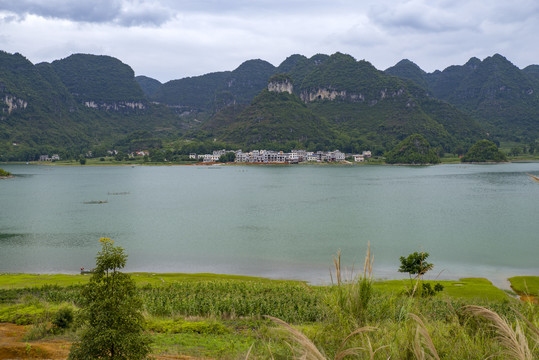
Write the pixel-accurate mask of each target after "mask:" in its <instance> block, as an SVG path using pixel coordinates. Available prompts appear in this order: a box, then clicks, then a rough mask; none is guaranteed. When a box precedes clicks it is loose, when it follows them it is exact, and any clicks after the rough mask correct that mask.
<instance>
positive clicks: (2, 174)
mask: <svg viewBox="0 0 539 360" xmlns="http://www.w3.org/2000/svg"><path fill="white" fill-rule="evenodd" d="M0 176H11V173H10V172H8V171H5V170H3V169H0Z"/></svg>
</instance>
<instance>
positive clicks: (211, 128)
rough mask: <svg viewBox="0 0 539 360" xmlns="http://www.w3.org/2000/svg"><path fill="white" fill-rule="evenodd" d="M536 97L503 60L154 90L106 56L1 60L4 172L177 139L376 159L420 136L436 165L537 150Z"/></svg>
mask: <svg viewBox="0 0 539 360" xmlns="http://www.w3.org/2000/svg"><path fill="white" fill-rule="evenodd" d="M276 75H278V76H276ZM270 78H271V80H270V81H271V82H274V84H273V87H271V89H269V90H268V80H269V79H270ZM279 79H281V80H283V79H286V83H283V84H280V85H279V84H275V82H278V81H279ZM538 91H539V66H537V65H530V66H528V67H526V68H525V69H523V70H520V69H518V68H517V67H515V66H514V65H513V64H511V63H510V62H509V61H508V60H507V59H505V58H504V57H502V56H501V55H494V56H492V57H489V58H486V59H485V60H483V61H481V60H479V59H477V58H472V59H470V60H469V61H468V62H467V63H466V64H464V65H462V66H450V67H448V68H447V69H445V70H443V71H436V72H434V73H430V74H429V73H426V72H424V71H423V70H421V69H420V68H419V67H418V66H417V65H416V64H414V63H412V62H411V61H409V60H402V61H400V62H399V63H398V64H397V65H395V66H393V67H391V68H389V69H387V70H386V71H379V70H377V69H376V68H375V67H374V66H373V65H372V64H370V63H369V62H368V61H365V60H360V61H357V60H356V59H354V58H353V57H351V56H350V55H346V54H342V53H336V54H333V55H324V54H317V55H314V56H312V57H311V58H307V57H305V56H303V55H298V54H295V55H291V56H290V57H288V58H287V59H285V60H284V61H283V62H282V63H281V64H280V65H279V66H277V67H275V66H273V65H272V64H270V63H268V62H266V61H263V60H249V61H246V62H244V63H243V64H241V65H240V66H239V67H238V68H237V69H235V70H233V71H224V72H215V73H210V74H206V75H201V76H196V77H190V78H184V79H178V80H172V81H168V82H166V83H164V84H161V83H160V82H159V81H157V80H155V79H151V78H148V77H145V76H138V77H137V78H135V76H134V72H133V70H132V69H131V68H130V67H129V66H128V65H127V64H124V63H122V62H121V61H120V60H118V59H115V58H112V57H109V56H97V55H89V54H74V55H71V56H69V57H67V58H65V59H61V60H56V61H53V62H52V63H41V64H37V65H34V64H32V63H31V62H30V61H28V60H27V59H26V58H24V56H22V55H20V54H9V53H6V52H0V160H2V159H4V160H5V159H8V160H9V159H20V160H32V159H34V158H36V157H37V156H38V155H39V154H40V153H52V152H61V153H62V154H66V156H70V154H71V155H73V154H80V153H84V152H86V151H87V150H90V149H100V150H99V151H100V152H103V151H104V149H106V148H111V147H113V146H115V144H116V145H118V146H120V145H121V146H122V147H123V148H125V149H135V148H136V147H137V146H140V147H145V148H147V147H154V146H161V144H162V140H163V139H169V140H175V139H178V138H182V137H184V138H185V139H194V140H197V141H200V140H202V141H204V140H207V141H221V143H229V144H230V145H237V146H241V147H249V148H261V147H267V148H279V147H283V146H284V147H285V148H287V147H306V148H309V149H313V150H315V149H332V148H333V149H334V148H339V149H341V150H343V151H350V152H356V151H361V150H366V149H371V150H374V151H375V153H377V154H382V153H384V152H386V151H388V150H390V149H392V148H393V147H394V146H395V145H396V144H397V143H398V142H399V141H401V140H403V139H404V138H406V137H407V136H410V135H412V134H421V135H422V136H424V137H425V139H426V140H427V141H428V142H429V143H430V145H432V146H433V147H434V148H436V151H437V152H439V153H441V152H442V150H444V151H446V152H459V153H462V152H464V150H466V149H468V148H469V147H470V146H471V144H473V143H475V142H476V141H477V140H479V139H482V138H489V139H492V140H496V139H502V140H503V139H505V140H526V141H530V142H533V141H535V140H536V139H537V137H538V136H539V124H538V122H539V121H538V119H539V93H538ZM283 149H284V148H283ZM77 156H78V155H77Z"/></svg>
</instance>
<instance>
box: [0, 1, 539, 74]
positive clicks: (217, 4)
mask: <svg viewBox="0 0 539 360" xmlns="http://www.w3.org/2000/svg"><path fill="white" fill-rule="evenodd" d="M538 14H539V3H537V2H536V1H534V0H523V1H521V2H519V3H518V4H513V3H506V2H502V1H500V0H492V1H490V2H488V3H487V2H479V1H468V0H451V1H449V0H407V1H404V0H402V1H396V0H365V1H355V0H334V1H312V0H309V1H307V0H289V1H283V0H230V1H222V0H183V1H175V0H93V1H90V0H86V1H82V0H81V1H71V0H48V1H46V2H45V1H39V0H18V1H13V0H11V1H6V0H0V24H1V26H2V34H1V36H0V50H5V51H9V52H20V53H22V54H23V55H25V56H26V57H28V58H29V59H30V60H31V61H32V62H40V61H52V60H55V59H59V58H63V57H66V56H69V55H70V54H72V53H76V52H84V53H94V54H105V55H111V56H114V57H117V58H119V59H120V60H121V61H123V62H124V63H127V64H129V65H130V66H131V67H133V69H134V70H135V72H136V73H137V74H139V75H147V76H151V77H155V78H157V79H158V80H160V81H167V80H171V79H177V78H181V77H185V76H195V75H201V74H204V73H208V72H214V71H222V70H233V69H234V68H236V67H237V66H239V65H240V64H241V63H242V62H243V61H245V60H249V59H255V58H261V59H264V60H267V61H269V62H271V63H272V64H274V65H279V63H280V62H281V61H283V60H284V59H285V58H286V57H288V56H289V55H291V54H294V53H299V54H303V55H306V56H312V55H314V54H316V53H327V54H331V53H334V52H337V51H340V52H343V53H349V54H351V55H352V56H354V57H355V58H357V59H366V60H368V61H370V62H372V63H373V65H375V66H376V67H377V68H379V69H385V68H387V67H389V66H392V65H394V64H395V63H396V62H398V61H399V60H401V59H403V58H409V59H410V60H412V61H414V62H416V63H417V64H418V65H419V66H420V67H422V68H423V69H424V70H426V71H433V70H435V69H443V68H445V67H447V66H449V65H451V64H463V63H464V62H466V61H467V60H468V59H469V58H470V57H472V56H477V57H479V58H484V57H486V56H490V55H492V54H494V53H501V54H502V55H504V56H506V57H507V58H508V59H509V60H511V61H512V62H513V63H515V64H516V65H517V66H520V67H524V66H526V65H529V64H532V63H538V62H539V49H537V48H536V47H534V46H533V45H532V44H535V42H536V39H535V37H536V34H537V33H539V15H538Z"/></svg>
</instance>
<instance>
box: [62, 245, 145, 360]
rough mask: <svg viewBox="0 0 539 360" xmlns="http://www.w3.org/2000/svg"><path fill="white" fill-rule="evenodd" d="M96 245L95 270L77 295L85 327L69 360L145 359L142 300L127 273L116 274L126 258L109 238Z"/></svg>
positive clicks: (123, 265) (72, 349) (122, 251)
mask: <svg viewBox="0 0 539 360" xmlns="http://www.w3.org/2000/svg"><path fill="white" fill-rule="evenodd" d="M100 242H101V245H102V248H101V251H100V252H98V253H97V257H96V268H95V269H94V270H93V274H92V277H91V279H90V281H89V282H88V284H87V285H85V286H84V288H83V290H82V293H81V295H82V297H83V299H84V300H83V301H84V302H83V304H82V317H83V319H84V322H85V325H86V327H85V328H84V330H83V332H82V335H81V337H80V340H79V341H78V342H76V343H74V344H73V346H72V347H71V352H70V354H69V359H79V360H82V359H84V360H86V359H88V360H89V359H111V360H112V359H122V360H123V359H126V360H127V359H130V360H131V359H133V360H136V359H145V358H146V356H147V355H148V353H149V352H150V340H149V338H148V337H147V336H146V335H145V334H144V318H143V316H142V314H141V312H140V309H141V307H142V301H141V299H140V297H139V296H138V294H137V289H136V287H135V282H134V281H133V280H132V279H131V277H130V276H129V274H124V273H122V272H120V271H118V270H119V269H122V268H124V267H125V263H126V260H127V255H125V254H124V249H122V248H121V247H118V246H114V242H113V241H112V240H110V239H109V238H101V239H100Z"/></svg>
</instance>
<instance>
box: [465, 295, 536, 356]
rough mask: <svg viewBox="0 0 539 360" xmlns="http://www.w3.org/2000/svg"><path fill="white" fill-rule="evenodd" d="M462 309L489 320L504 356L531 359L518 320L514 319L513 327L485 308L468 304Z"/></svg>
mask: <svg viewBox="0 0 539 360" xmlns="http://www.w3.org/2000/svg"><path fill="white" fill-rule="evenodd" d="M464 309H465V310H464V311H465V312H469V313H471V314H473V315H475V316H479V317H482V318H483V319H485V320H487V321H489V322H490V325H491V326H492V327H493V328H494V330H495V331H496V333H497V334H498V336H497V339H498V341H499V343H500V345H502V346H503V347H504V348H505V351H504V355H505V356H507V357H508V358H511V359H519V360H532V358H533V355H532V353H531V351H530V348H529V346H528V340H527V338H526V335H525V334H524V331H523V329H522V327H521V326H520V323H519V322H518V321H516V325H515V329H513V327H512V326H511V325H510V324H509V322H508V321H507V320H506V319H503V318H502V317H501V316H500V315H498V314H497V313H495V312H494V311H491V310H489V309H487V308H484V307H482V306H477V305H468V306H465V307H464Z"/></svg>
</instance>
